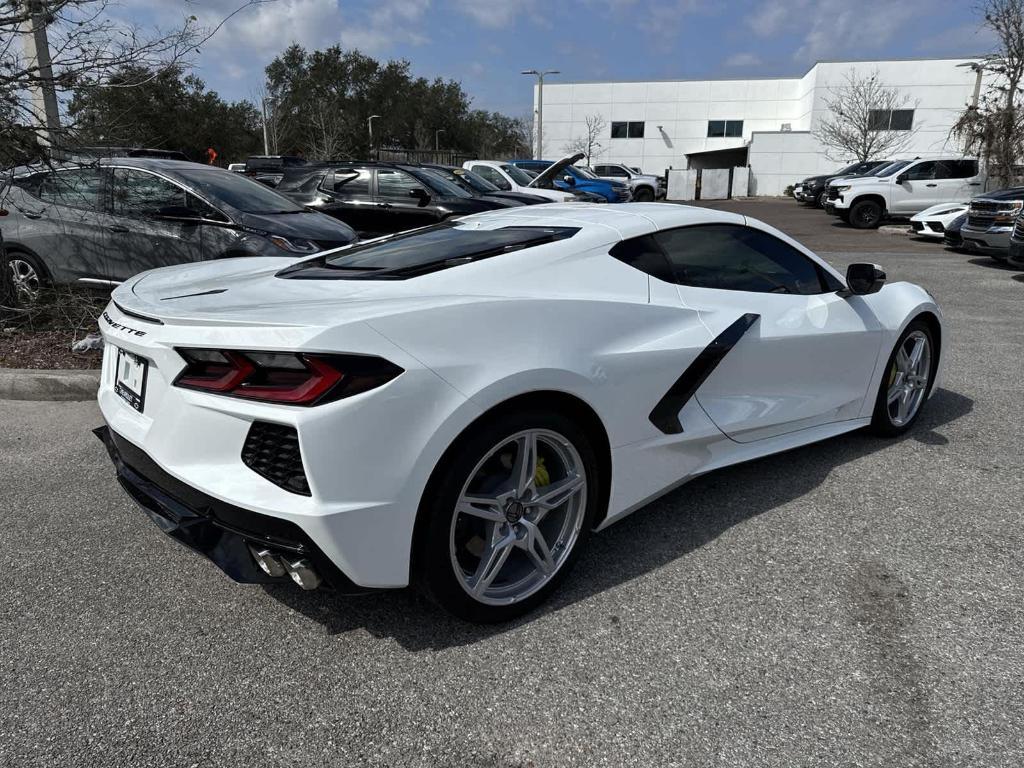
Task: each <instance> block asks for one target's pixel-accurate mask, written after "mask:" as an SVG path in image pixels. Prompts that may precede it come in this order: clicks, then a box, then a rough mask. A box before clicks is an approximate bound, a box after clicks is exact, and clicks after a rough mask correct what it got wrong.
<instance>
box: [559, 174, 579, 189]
mask: <svg viewBox="0 0 1024 768" xmlns="http://www.w3.org/2000/svg"><path fill="white" fill-rule="evenodd" d="M562 181H564V182H565V183H566V184H568V185H569V186H570V187H575V186H576V177H575V176H573V175H572V174H569V173H567V174H565V176H563V177H562Z"/></svg>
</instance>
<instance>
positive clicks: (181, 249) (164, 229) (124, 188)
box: [109, 168, 204, 280]
mask: <svg viewBox="0 0 1024 768" xmlns="http://www.w3.org/2000/svg"><path fill="white" fill-rule="evenodd" d="M110 190H111V191H110V198H109V199H110V215H111V218H112V223H111V225H110V227H109V231H110V238H109V242H110V270H111V271H110V274H111V275H112V277H111V279H113V280H127V279H128V278H129V277H131V276H133V275H137V274H138V273H139V272H144V271H145V270H147V269H155V268H156V267H166V266H170V265H172V264H186V263H189V262H194V261H202V260H203V258H204V251H203V227H202V225H201V224H200V218H201V216H200V215H197V216H196V218H195V220H185V219H184V218H183V217H181V216H176V217H174V218H168V217H167V216H165V215H164V214H163V213H161V212H162V211H164V210H168V211H170V210H171V209H176V211H177V212H178V213H181V212H182V209H188V210H195V209H196V208H197V206H199V205H204V204H201V202H200V201H198V199H197V198H195V196H194V195H191V194H190V193H189V192H188V190H186V189H185V188H184V187H182V186H180V185H179V184H176V183H174V182H172V181H170V180H169V179H166V178H163V177H162V176H157V175H156V174H154V173H150V172H149V171H145V170H142V169H139V168H112V169H111V177H110ZM196 213H197V214H201V211H196Z"/></svg>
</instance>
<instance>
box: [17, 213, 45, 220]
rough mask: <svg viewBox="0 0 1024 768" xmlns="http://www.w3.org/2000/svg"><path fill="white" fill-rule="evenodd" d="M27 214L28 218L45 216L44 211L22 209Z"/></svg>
mask: <svg viewBox="0 0 1024 768" xmlns="http://www.w3.org/2000/svg"><path fill="white" fill-rule="evenodd" d="M22 213H24V214H25V218H26V219H41V218H43V212H42V211H22Z"/></svg>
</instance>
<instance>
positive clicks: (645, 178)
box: [593, 163, 665, 203]
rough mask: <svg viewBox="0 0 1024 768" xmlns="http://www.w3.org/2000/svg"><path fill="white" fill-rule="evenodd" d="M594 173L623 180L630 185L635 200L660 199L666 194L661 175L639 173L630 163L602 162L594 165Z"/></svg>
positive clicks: (600, 176) (608, 178) (640, 201)
mask: <svg viewBox="0 0 1024 768" xmlns="http://www.w3.org/2000/svg"><path fill="white" fill-rule="evenodd" d="M593 170H594V175H595V176H597V177H598V178H599V179H607V180H609V181H621V182H623V183H624V184H627V185H629V191H630V192H632V193H633V201H634V202H637V203H643V202H650V201H651V200H660V199H661V198H663V197H664V196H665V180H664V179H662V178H661V176H654V175H652V174H647V173H639V172H638V171H636V170H635V169H633V168H630V167H629V166H628V165H621V164H620V163H602V164H600V165H595V166H594V169H593Z"/></svg>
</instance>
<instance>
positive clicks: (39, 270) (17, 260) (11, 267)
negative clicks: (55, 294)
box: [3, 248, 51, 306]
mask: <svg viewBox="0 0 1024 768" xmlns="http://www.w3.org/2000/svg"><path fill="white" fill-rule="evenodd" d="M25 268H27V269H29V270H31V272H32V273H34V275H35V277H34V279H33V278H28V280H29V282H28V283H27V284H26V287H27V288H28V289H31V290H34V292H35V296H34V297H31V296H29V295H28V294H27V293H26V289H25V288H21V289H19V285H18V283H17V281H16V279H15V272H19V273H20V274H21V278H22V280H25V279H26V278H27V274H26V272H25ZM3 270H4V273H5V277H6V278H7V279H8V280H9V281H10V290H11V292H12V295H13V299H14V302H15V305H16V306H28V305H31V304H33V303H34V302H35V301H37V300H38V299H39V294H40V293H41V292H42V291H45V290H46V289H47V288H48V287H49V286H50V284H51V281H50V273H49V272H48V271H47V269H46V265H45V264H43V260H42V259H40V258H39V257H38V256H36V255H35V254H34V253H29V252H28V251H23V250H21V249H18V248H10V249H7V250H6V251H5V252H4V253H3Z"/></svg>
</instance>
